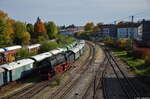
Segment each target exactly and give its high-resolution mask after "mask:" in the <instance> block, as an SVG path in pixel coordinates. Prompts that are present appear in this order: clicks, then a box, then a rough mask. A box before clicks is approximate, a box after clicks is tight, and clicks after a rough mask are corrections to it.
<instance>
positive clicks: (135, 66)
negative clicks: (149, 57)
mask: <svg viewBox="0 0 150 99" xmlns="http://www.w3.org/2000/svg"><path fill="white" fill-rule="evenodd" d="M111 49H112V50H113V54H114V55H115V56H118V57H120V59H121V60H122V61H124V62H125V63H127V64H128V66H129V68H130V69H131V71H133V72H134V73H135V74H136V75H139V76H146V77H150V66H149V65H147V64H146V63H145V61H144V60H143V59H136V58H135V57H133V56H129V55H128V54H127V51H125V50H119V49H116V48H111Z"/></svg>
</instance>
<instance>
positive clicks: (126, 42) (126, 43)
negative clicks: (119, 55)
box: [116, 38, 132, 50]
mask: <svg viewBox="0 0 150 99" xmlns="http://www.w3.org/2000/svg"><path fill="white" fill-rule="evenodd" d="M116 46H117V47H118V48H121V49H124V50H129V49H131V48H132V40H131V39H124V38H122V39H119V40H117V45H116Z"/></svg>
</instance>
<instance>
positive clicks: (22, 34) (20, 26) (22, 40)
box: [13, 21, 30, 45]
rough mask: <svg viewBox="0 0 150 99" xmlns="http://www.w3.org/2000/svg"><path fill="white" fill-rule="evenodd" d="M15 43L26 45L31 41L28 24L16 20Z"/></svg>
mask: <svg viewBox="0 0 150 99" xmlns="http://www.w3.org/2000/svg"><path fill="white" fill-rule="evenodd" d="M13 27H14V33H15V34H14V43H15V44H21V45H26V44H28V43H29V41H30V34H29V33H28V32H27V30H26V25H25V24H24V23H22V22H19V21H17V22H15V23H14V25H13Z"/></svg>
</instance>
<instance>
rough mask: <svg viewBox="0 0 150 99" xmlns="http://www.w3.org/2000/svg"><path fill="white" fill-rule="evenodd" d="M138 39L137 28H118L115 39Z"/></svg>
mask: <svg viewBox="0 0 150 99" xmlns="http://www.w3.org/2000/svg"><path fill="white" fill-rule="evenodd" d="M137 37H138V28H137V27H118V28H117V38H131V39H136V38H137Z"/></svg>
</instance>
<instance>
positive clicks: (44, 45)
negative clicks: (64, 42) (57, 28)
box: [40, 41, 58, 53]
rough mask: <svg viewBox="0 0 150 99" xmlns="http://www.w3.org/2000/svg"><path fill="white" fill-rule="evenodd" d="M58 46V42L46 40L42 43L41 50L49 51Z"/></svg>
mask: <svg viewBox="0 0 150 99" xmlns="http://www.w3.org/2000/svg"><path fill="white" fill-rule="evenodd" d="M57 47H58V44H57V43H56V42H51V41H44V42H42V43H41V47H40V52H41V53H42V52H48V51H50V50H52V49H55V48H57Z"/></svg>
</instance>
